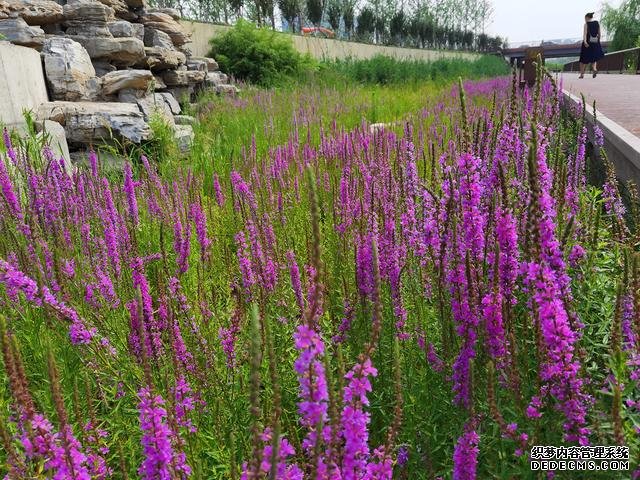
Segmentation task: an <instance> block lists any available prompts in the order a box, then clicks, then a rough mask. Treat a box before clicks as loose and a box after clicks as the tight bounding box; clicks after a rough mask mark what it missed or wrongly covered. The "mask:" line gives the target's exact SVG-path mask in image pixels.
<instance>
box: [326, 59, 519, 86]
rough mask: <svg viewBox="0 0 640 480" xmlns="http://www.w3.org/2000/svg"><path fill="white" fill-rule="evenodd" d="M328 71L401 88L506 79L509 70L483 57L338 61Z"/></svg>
mask: <svg viewBox="0 0 640 480" xmlns="http://www.w3.org/2000/svg"><path fill="white" fill-rule="evenodd" d="M323 67H324V69H325V70H329V71H331V70H333V71H334V72H336V73H338V74H342V75H344V76H345V77H346V78H348V79H350V80H352V81H354V82H358V83H364V84H380V85H390V84H392V85H398V84H401V85H402V84H416V83H424V82H434V83H436V84H443V83H450V82H451V81H453V80H455V79H457V78H458V77H462V78H469V79H473V78H482V77H493V76H498V75H506V74H508V73H509V68H508V66H507V64H506V63H505V61H504V60H503V59H501V58H499V57H496V56H489V55H483V56H481V57H478V58H477V59H476V60H467V59H463V58H442V59H439V60H435V61H432V62H425V61H421V60H411V59H405V60H398V59H395V58H392V57H388V56H384V55H377V56H375V57H373V58H370V59H366V60H354V59H347V60H335V61H333V62H327V63H325V64H323Z"/></svg>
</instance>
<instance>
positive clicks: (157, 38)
mask: <svg viewBox="0 0 640 480" xmlns="http://www.w3.org/2000/svg"><path fill="white" fill-rule="evenodd" d="M144 46H145V47H157V48H166V49H169V50H173V49H174V48H173V42H172V41H171V37H170V36H169V35H168V34H166V33H164V32H162V31H160V30H157V29H155V28H149V27H147V28H145V31H144Z"/></svg>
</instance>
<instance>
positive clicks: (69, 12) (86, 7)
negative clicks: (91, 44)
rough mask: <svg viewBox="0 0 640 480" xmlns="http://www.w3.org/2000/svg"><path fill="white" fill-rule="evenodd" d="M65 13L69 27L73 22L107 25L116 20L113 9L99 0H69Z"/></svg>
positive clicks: (64, 9)
mask: <svg viewBox="0 0 640 480" xmlns="http://www.w3.org/2000/svg"><path fill="white" fill-rule="evenodd" d="M63 13H64V17H65V19H66V21H65V23H66V24H67V25H71V24H73V22H85V23H91V22H97V23H107V22H112V21H113V20H114V19H115V18H114V10H113V8H111V7H110V6H108V5H104V4H102V3H101V2H99V1H98V0H68V2H67V4H66V5H65V6H64V8H63Z"/></svg>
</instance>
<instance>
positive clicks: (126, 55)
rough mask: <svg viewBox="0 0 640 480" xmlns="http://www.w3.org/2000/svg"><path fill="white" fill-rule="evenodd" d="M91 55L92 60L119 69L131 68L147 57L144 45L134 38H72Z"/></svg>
mask: <svg viewBox="0 0 640 480" xmlns="http://www.w3.org/2000/svg"><path fill="white" fill-rule="evenodd" d="M71 38H73V39H74V40H75V41H77V42H78V43H80V44H81V45H82V46H83V47H84V48H85V49H86V50H87V52H88V53H89V56H90V57H91V58H92V59H96V60H107V61H109V62H110V63H113V64H114V65H116V66H119V67H130V66H132V65H136V64H137V63H138V62H140V61H142V60H143V59H144V57H145V52H144V44H143V43H142V41H141V40H138V39H137V38H133V37H126V38H112V37H86V36H79V35H78V36H72V37H71Z"/></svg>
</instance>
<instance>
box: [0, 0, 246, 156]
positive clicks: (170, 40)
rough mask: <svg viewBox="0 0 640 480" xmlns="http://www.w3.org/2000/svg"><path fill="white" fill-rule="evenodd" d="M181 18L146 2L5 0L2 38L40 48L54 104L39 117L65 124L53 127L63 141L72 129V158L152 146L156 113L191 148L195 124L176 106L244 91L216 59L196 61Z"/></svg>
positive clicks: (0, 2)
mask: <svg viewBox="0 0 640 480" xmlns="http://www.w3.org/2000/svg"><path fill="white" fill-rule="evenodd" d="M179 19H180V14H179V12H178V11H177V10H175V9H171V8H149V6H148V4H147V0H0V33H2V34H3V35H4V36H5V37H6V38H7V39H8V40H9V41H10V42H12V43H15V44H17V45H26V46H29V47H30V48H32V49H36V50H40V51H41V52H42V54H41V59H42V66H43V67H44V73H45V77H46V84H47V86H48V91H49V100H51V101H49V102H46V103H43V104H42V105H41V106H40V108H37V109H36V110H37V115H38V116H39V118H40V119H41V120H47V121H49V120H50V121H55V122H58V124H59V126H58V127H56V125H58V124H49V125H50V126H51V128H52V129H55V130H57V131H58V135H59V134H60V129H61V128H62V129H64V132H65V134H66V137H67V139H68V143H69V147H70V148H71V150H72V153H73V150H74V149H83V150H86V149H87V148H91V147H92V146H95V145H97V144H99V143H100V142H105V143H111V142H113V141H117V142H125V143H126V142H133V143H139V142H141V141H144V140H146V139H147V138H149V135H151V132H150V128H149V125H148V122H149V121H150V119H151V118H152V117H154V115H157V114H159V115H161V116H162V117H164V119H165V120H166V121H167V122H168V123H169V124H170V125H171V126H172V127H173V128H174V131H175V134H176V143H177V144H178V145H179V146H180V147H181V148H182V149H185V148H188V145H189V144H190V143H191V141H192V139H193V128H192V124H193V122H194V121H195V120H194V119H193V118H192V117H189V116H185V115H181V108H180V104H179V103H178V101H180V102H187V103H188V102H192V101H193V100H194V96H195V94H196V93H199V92H201V91H203V90H207V89H209V90H211V91H215V92H218V93H220V94H235V93H236V92H237V89H236V88H235V87H234V86H232V85H228V83H227V82H228V79H227V77H226V75H224V74H222V73H220V72H218V64H217V63H216V61H215V60H214V59H211V58H205V57H199V58H195V57H191V55H190V51H189V46H188V42H189V40H190V37H189V35H188V34H186V33H185V31H184V30H183V29H182V26H181V25H180V23H179V22H178V20H179ZM0 68H2V65H0ZM0 96H1V93H0ZM12 122H14V120H13V119H12Z"/></svg>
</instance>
